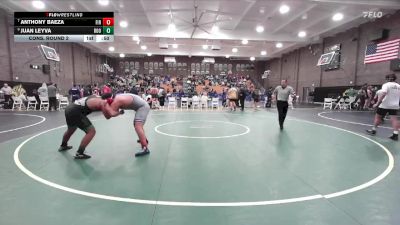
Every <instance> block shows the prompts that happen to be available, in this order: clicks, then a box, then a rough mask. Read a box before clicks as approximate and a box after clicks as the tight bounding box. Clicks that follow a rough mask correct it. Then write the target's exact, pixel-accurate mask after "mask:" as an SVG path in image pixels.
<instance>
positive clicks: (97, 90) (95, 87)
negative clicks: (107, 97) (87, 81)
mask: <svg viewBox="0 0 400 225" xmlns="http://www.w3.org/2000/svg"><path fill="white" fill-rule="evenodd" d="M92 93H93V94H94V95H100V90H99V88H98V87H97V84H95V85H94V87H93V90H92Z"/></svg>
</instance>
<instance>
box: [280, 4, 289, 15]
mask: <svg viewBox="0 0 400 225" xmlns="http://www.w3.org/2000/svg"><path fill="white" fill-rule="evenodd" d="M289 11H290V7H289V6H287V5H281V7H280V8H279V12H280V13H281V14H285V13H288V12H289Z"/></svg>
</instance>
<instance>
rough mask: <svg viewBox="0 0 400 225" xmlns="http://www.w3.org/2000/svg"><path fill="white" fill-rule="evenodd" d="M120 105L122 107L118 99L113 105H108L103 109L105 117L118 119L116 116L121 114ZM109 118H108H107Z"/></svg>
mask: <svg viewBox="0 0 400 225" xmlns="http://www.w3.org/2000/svg"><path fill="white" fill-rule="evenodd" d="M120 105H121V102H120V101H119V100H118V99H115V100H114V101H113V103H111V105H110V104H108V103H106V104H105V106H104V107H103V114H104V115H105V116H106V115H107V116H109V117H116V116H118V115H120V112H119V108H120ZM107 116H106V118H107ZM107 119H109V118H107Z"/></svg>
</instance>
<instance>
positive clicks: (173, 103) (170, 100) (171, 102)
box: [167, 97, 176, 110]
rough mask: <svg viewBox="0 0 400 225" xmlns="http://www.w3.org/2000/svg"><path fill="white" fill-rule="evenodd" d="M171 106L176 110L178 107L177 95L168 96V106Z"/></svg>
mask: <svg viewBox="0 0 400 225" xmlns="http://www.w3.org/2000/svg"><path fill="white" fill-rule="evenodd" d="M170 107H173V108H174V110H175V109H176V98H175V97H168V107H167V109H169V108H170Z"/></svg>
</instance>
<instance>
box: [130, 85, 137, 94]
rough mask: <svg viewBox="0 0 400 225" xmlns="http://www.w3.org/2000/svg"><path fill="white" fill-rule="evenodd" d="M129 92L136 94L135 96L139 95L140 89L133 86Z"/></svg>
mask: <svg viewBox="0 0 400 225" xmlns="http://www.w3.org/2000/svg"><path fill="white" fill-rule="evenodd" d="M129 92H130V93H132V94H134V95H139V87H138V86H133V87H132V88H131V90H130V91H129Z"/></svg>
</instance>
